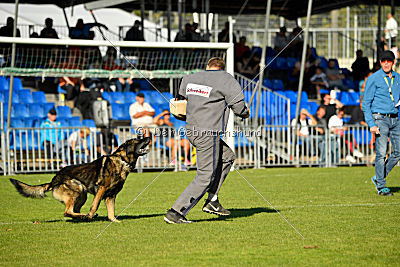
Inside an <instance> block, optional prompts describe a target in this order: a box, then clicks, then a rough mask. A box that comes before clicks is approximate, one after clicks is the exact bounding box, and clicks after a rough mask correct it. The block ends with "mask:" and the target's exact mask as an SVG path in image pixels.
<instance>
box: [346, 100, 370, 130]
mask: <svg viewBox="0 0 400 267" xmlns="http://www.w3.org/2000/svg"><path fill="white" fill-rule="evenodd" d="M362 99H363V98H362V97H360V105H358V106H356V107H355V108H353V110H352V111H351V118H350V122H349V124H352V125H362V126H368V124H367V123H366V122H365V117H364V112H363V111H362Z"/></svg>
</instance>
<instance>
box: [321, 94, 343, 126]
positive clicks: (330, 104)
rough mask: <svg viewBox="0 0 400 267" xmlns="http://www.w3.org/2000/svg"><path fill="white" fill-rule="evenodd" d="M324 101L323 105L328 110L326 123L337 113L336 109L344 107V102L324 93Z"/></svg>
mask: <svg viewBox="0 0 400 267" xmlns="http://www.w3.org/2000/svg"><path fill="white" fill-rule="evenodd" d="M322 101H323V102H322V104H321V106H323V107H325V110H326V115H325V120H326V123H329V119H330V118H331V117H332V116H333V115H335V114H336V109H339V108H342V107H343V104H342V102H340V101H339V100H337V99H332V97H331V96H330V95H329V94H324V95H323V96H322Z"/></svg>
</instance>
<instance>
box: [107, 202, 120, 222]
mask: <svg viewBox="0 0 400 267" xmlns="http://www.w3.org/2000/svg"><path fill="white" fill-rule="evenodd" d="M105 202H106V206H107V213H108V219H109V220H110V221H113V222H120V221H118V220H117V218H115V197H107V198H106V200H105Z"/></svg>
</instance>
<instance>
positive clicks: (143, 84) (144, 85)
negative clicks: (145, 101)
mask: <svg viewBox="0 0 400 267" xmlns="http://www.w3.org/2000/svg"><path fill="white" fill-rule="evenodd" d="M136 82H137V83H138V84H139V85H140V90H151V85H150V83H149V82H148V81H147V80H146V79H138V80H136Z"/></svg>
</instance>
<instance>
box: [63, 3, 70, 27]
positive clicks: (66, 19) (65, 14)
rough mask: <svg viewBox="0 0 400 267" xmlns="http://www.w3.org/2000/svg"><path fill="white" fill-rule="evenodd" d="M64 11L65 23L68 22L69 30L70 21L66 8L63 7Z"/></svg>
mask: <svg viewBox="0 0 400 267" xmlns="http://www.w3.org/2000/svg"><path fill="white" fill-rule="evenodd" d="M62 10H63V13H64V18H65V23H66V24H67V27H68V31H69V28H70V27H69V21H68V17H67V13H66V12H65V8H64V7H63V9H62Z"/></svg>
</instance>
